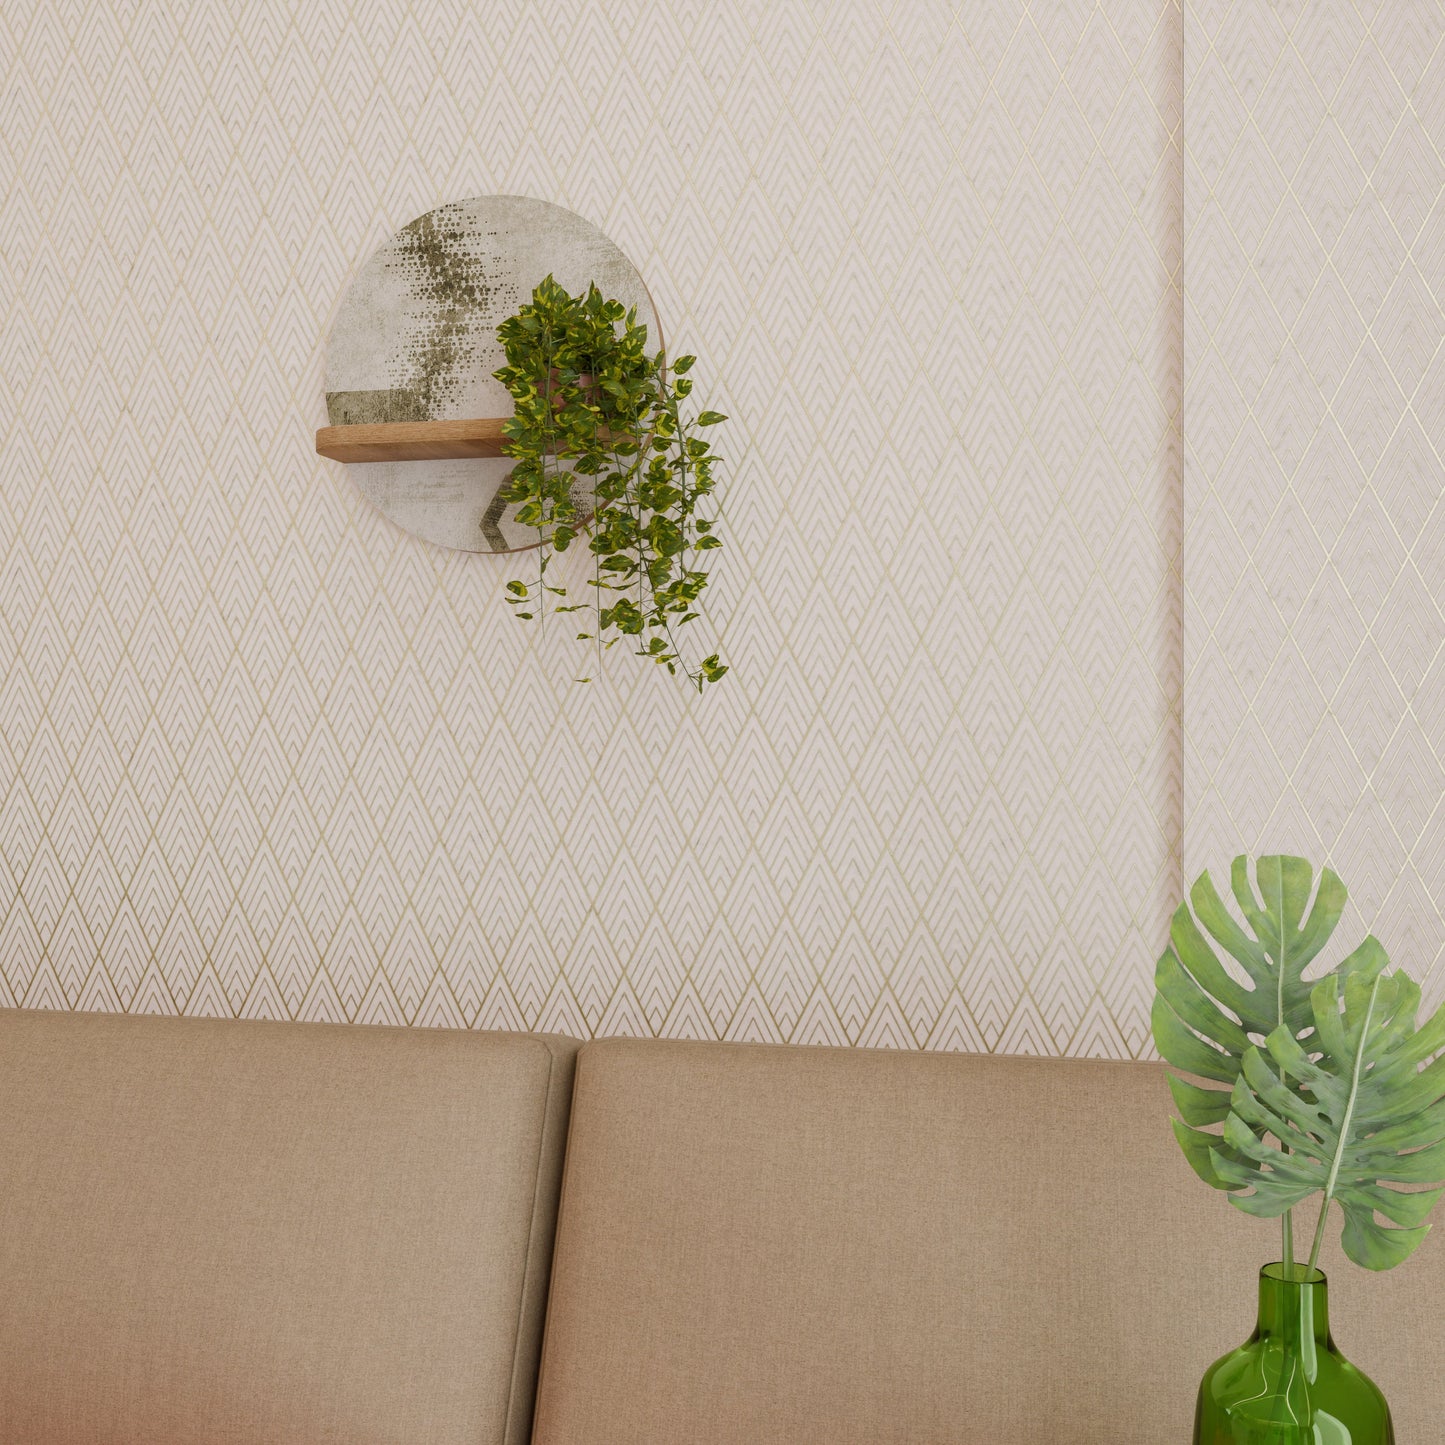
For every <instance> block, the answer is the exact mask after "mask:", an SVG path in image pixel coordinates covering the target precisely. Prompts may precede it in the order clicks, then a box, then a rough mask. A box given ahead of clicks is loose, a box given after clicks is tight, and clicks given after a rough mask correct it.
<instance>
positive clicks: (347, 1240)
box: [0, 1012, 1445, 1445]
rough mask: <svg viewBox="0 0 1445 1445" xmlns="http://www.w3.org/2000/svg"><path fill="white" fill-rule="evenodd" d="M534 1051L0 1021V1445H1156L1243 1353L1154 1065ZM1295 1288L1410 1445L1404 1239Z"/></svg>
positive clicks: (1430, 1265) (1225, 1223)
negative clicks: (1313, 1285) (1328, 1286)
mask: <svg viewBox="0 0 1445 1445" xmlns="http://www.w3.org/2000/svg"><path fill="white" fill-rule="evenodd" d="M574 1047H575V1046H574V1045H572V1044H570V1043H569V1042H567V1041H561V1040H555V1039H543V1038H534V1037H523V1036H511V1035H486V1034H465V1033H436V1032H432V1031H426V1030H418V1031H406V1030H391V1029H368V1028H355V1029H344V1028H322V1027H313V1026H307V1025H284V1024H283V1025H262V1024H247V1023H231V1022H189V1021H162V1020H146V1019H131V1018H105V1017H96V1016H80V1017H77V1016H71V1015H53V1014H52V1015H47V1014H21V1013H14V1012H11V1013H3V1012H0V1441H3V1442H6V1445H9V1442H20V1441H23V1442H26V1445H52V1442H57V1445H58V1442H65V1445H82V1442H83V1445H91V1442H94V1445H101V1442H104V1445H130V1442H141V1441H145V1442H148V1445H180V1442H187V1445H192V1442H198V1441H207V1442H209V1441H216V1442H237V1445H242V1442H244V1445H259V1442H268V1445H269V1442H275V1445H302V1442H306V1445H321V1442H327V1445H329V1442H336V1445H342V1442H346V1445H372V1442H375V1445H382V1442H386V1445H403V1442H404V1445H411V1442H417V1445H422V1442H425V1445H516V1442H519V1441H522V1440H525V1439H527V1438H528V1430H529V1428H531V1429H532V1432H533V1433H532V1436H531V1438H533V1439H534V1440H535V1441H536V1442H538V1445H613V1442H618V1445H621V1442H627V1445H654V1442H655V1445H744V1442H747V1445H756V1442H760V1441H780V1442H781V1441H787V1442H818V1445H824V1442H827V1445H838V1442H852V1441H856V1442H899V1445H902V1442H909V1445H931V1442H938V1445H944V1442H949V1445H954V1442H979V1445H984V1442H987V1445H1039V1442H1044V1441H1055V1440H1069V1441H1077V1442H1082V1445H1087V1442H1098V1445H1170V1442H1175V1441H1179V1442H1183V1441H1187V1440H1188V1438H1189V1428H1190V1420H1191V1414H1192V1409H1193V1392H1194V1388H1195V1385H1196V1383H1197V1381H1198V1378H1199V1375H1200V1373H1201V1372H1202V1371H1203V1369H1204V1368H1205V1366H1206V1365H1207V1364H1208V1363H1209V1361H1210V1360H1211V1359H1212V1358H1213V1357H1214V1356H1215V1355H1217V1354H1219V1353H1221V1352H1222V1351H1223V1350H1224V1349H1225V1348H1227V1347H1229V1346H1231V1345H1233V1344H1235V1343H1238V1342H1239V1341H1240V1340H1242V1339H1243V1337H1244V1336H1245V1335H1246V1334H1247V1333H1248V1331H1249V1328H1250V1326H1251V1324H1252V1313H1253V1294H1254V1280H1255V1275H1256V1273H1257V1269H1258V1266H1259V1264H1260V1263H1262V1262H1263V1261H1265V1260H1266V1259H1268V1258H1272V1257H1273V1253H1272V1251H1273V1246H1274V1243H1275V1236H1274V1232H1273V1230H1272V1229H1271V1228H1270V1227H1269V1226H1267V1225H1262V1224H1259V1223H1257V1222H1255V1221H1252V1220H1249V1219H1247V1218H1245V1217H1244V1216H1243V1215H1241V1214H1239V1213H1238V1212H1237V1211H1235V1210H1233V1209H1231V1208H1230V1207H1229V1206H1228V1204H1227V1203H1226V1202H1225V1201H1224V1200H1223V1199H1221V1198H1219V1197H1218V1196H1215V1195H1213V1194H1211V1193H1210V1191H1208V1190H1206V1189H1205V1188H1204V1187H1203V1186H1202V1185H1201V1184H1199V1183H1198V1182H1197V1181H1196V1180H1195V1179H1194V1178H1193V1176H1192V1175H1191V1174H1190V1173H1189V1171H1188V1169H1187V1167H1186V1166H1185V1165H1184V1163H1183V1161H1182V1159H1181V1158H1180V1157H1178V1153H1177V1150H1176V1148H1175V1145H1174V1143H1173V1140H1172V1138H1171V1137H1170V1134H1169V1130H1168V1125H1167V1116H1168V1098H1167V1093H1166V1090H1165V1088H1164V1085H1163V1077H1162V1073H1161V1071H1160V1070H1159V1069H1158V1068H1157V1067H1155V1066H1152V1065H1147V1064H1110V1063H1098V1062H1087V1061H1066V1060H1031V1059H1021V1058H1001V1057H982V1056H967V1055H913V1054H894V1053H881V1052H871V1051H850V1050H834V1049H800V1048H776V1047H751V1046H737V1045H727V1044H688V1043H658V1042H645V1043H638V1042H628V1041H622V1040H613V1041H603V1042H598V1043H592V1044H588V1045H586V1046H585V1047H583V1048H582V1049H581V1052H580V1055H578V1056H577V1060H576V1080H575V1089H570V1088H569V1084H570V1074H571V1068H572V1051H573V1048H574ZM569 1093H570V1095H571V1097H572V1101H573V1102H572V1112H571V1118H570V1121H568V1120H566V1119H565V1110H566V1102H567V1098H568V1096H569ZM564 1134H565V1177H564V1178H563V1180H562V1183H561V1205H560V1217H558V1218H557V1220H556V1231H555V1254H552V1248H553V1228H552V1225H553V1215H554V1211H555V1209H556V1201H557V1189H558V1173H559V1169H560V1168H561V1167H562V1161H563V1155H564ZM549 1256H551V1261H550V1262H551V1286H550V1298H549V1299H548V1301H547V1321H546V1333H545V1344H544V1345H542V1346H541V1371H540V1382H537V1381H536V1378H535V1376H536V1370H537V1359H538V1347H539V1336H540V1329H539V1326H540V1311H541V1306H542V1302H543V1296H544V1281H545V1276H546V1272H547V1267H548V1262H549ZM1327 1263H1329V1264H1330V1266H1331V1269H1332V1281H1333V1283H1332V1294H1333V1313H1334V1322H1335V1332H1336V1335H1337V1337H1338V1339H1339V1341H1340V1343H1341V1346H1342V1347H1343V1348H1344V1349H1345V1350H1346V1352H1347V1353H1349V1354H1350V1355H1351V1357H1352V1358H1354V1359H1355V1360H1356V1361H1357V1362H1358V1363H1359V1364H1360V1365H1362V1366H1363V1367H1364V1368H1365V1369H1367V1370H1368V1371H1369V1372H1370V1373H1371V1374H1373V1375H1374V1376H1375V1378H1376V1379H1377V1380H1378V1381H1379V1383H1380V1384H1381V1385H1382V1386H1383V1388H1384V1389H1385V1391H1386V1393H1387V1394H1388V1396H1389V1397H1390V1399H1391V1402H1392V1405H1393V1408H1394V1411H1395V1416H1396V1427H1397V1435H1398V1438H1399V1439H1400V1441H1401V1442H1402V1445H1411V1442H1418V1445H1430V1442H1434V1441H1437V1440H1439V1439H1441V1438H1442V1434H1445V1431H1442V1428H1441V1423H1440V1422H1441V1417H1442V1406H1445V1370H1442V1366H1445V1328H1442V1326H1441V1323H1440V1315H1439V1306H1438V1303H1437V1302H1438V1301H1439V1300H1441V1299H1442V1298H1445V1289H1442V1286H1445V1240H1442V1238H1441V1237H1440V1236H1439V1235H1438V1234H1437V1235H1432V1236H1431V1237H1430V1238H1429V1239H1428V1240H1427V1241H1426V1242H1425V1245H1424V1246H1423V1247H1422V1249H1421V1250H1420V1252H1419V1254H1418V1255H1417V1256H1416V1258H1415V1259H1413V1260H1411V1261H1410V1262H1409V1263H1407V1264H1406V1265H1405V1266H1404V1267H1402V1268H1401V1269H1400V1270H1398V1271H1395V1272H1394V1273H1392V1274H1389V1275H1385V1276H1379V1277H1376V1276H1370V1275H1367V1274H1365V1273H1364V1272H1363V1271H1360V1270H1358V1269H1355V1268H1353V1267H1352V1266H1345V1265H1342V1264H1340V1262H1339V1261H1338V1258H1337V1257H1335V1258H1332V1259H1331V1260H1330V1261H1328V1262H1327ZM534 1384H535V1422H533V1421H532V1407H533V1398H534V1397H533V1391H534Z"/></svg>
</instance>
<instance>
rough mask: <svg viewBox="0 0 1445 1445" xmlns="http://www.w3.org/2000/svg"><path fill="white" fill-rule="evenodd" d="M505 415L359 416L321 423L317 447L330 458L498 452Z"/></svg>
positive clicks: (433, 457)
mask: <svg viewBox="0 0 1445 1445" xmlns="http://www.w3.org/2000/svg"><path fill="white" fill-rule="evenodd" d="M504 425H505V418H502V417H476V418H472V419H469V420H466V421H387V422H358V423H353V424H352V425H350V426H324V427H321V428H319V429H318V431H317V433H316V450H317V452H318V453H319V454H320V455H321V456H323V457H330V458H331V460H332V461H334V462H437V461H445V460H447V459H448V458H452V457H499V456H501V455H502V442H503V440H504V437H503V434H502V427H503V426H504Z"/></svg>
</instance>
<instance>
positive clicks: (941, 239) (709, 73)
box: [0, 0, 1182, 1056]
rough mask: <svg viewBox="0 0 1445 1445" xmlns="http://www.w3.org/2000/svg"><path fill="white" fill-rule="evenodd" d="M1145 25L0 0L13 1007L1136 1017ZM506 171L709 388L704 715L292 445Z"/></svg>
mask: <svg viewBox="0 0 1445 1445" xmlns="http://www.w3.org/2000/svg"><path fill="white" fill-rule="evenodd" d="M1180 27H1181V19H1180V14H1179V10H1178V6H1177V4H1175V3H1173V0H1104V3H1093V0H1065V3H1059V0H1051V3H1042V0H1040V3H1035V4H1032V5H1024V4H1021V3H1019V0H969V3H967V4H966V5H965V4H943V3H938V0H898V3H895V4H887V3H882V0H829V3H827V4H823V3H815V4H809V3H803V0H757V3H747V4H744V3H738V0H724V3H708V4H699V3H689V0H651V3H644V0H584V3H566V4H562V3H555V4H521V3H493V0H489V3H488V4H486V5H481V6H479V5H474V4H467V3H462V0H449V3H448V0H426V3H417V4H415V5H409V4H404V3H380V4H376V5H367V6H357V7H355V8H353V7H351V6H349V5H347V4H343V3H337V0H307V3H305V4H299V3H282V0H271V3H260V4H253V5H247V6H241V7H237V6H232V5H228V4H225V3H223V0H198V3H194V4H187V5H184V6H182V5H174V4H165V3H160V4H156V5H148V6H144V7H140V8H139V9H134V8H132V7H129V6H112V5H104V4H81V3H74V4H56V3H54V0H7V3H6V4H5V5H4V7H3V9H0V64H3V65H4V71H3V82H0V120H3V123H0V306H3V322H0V327H3V329H0V441H3V452H0V458H3V460H0V1004H8V1003H11V1002H16V1003H21V1004H24V1005H27V1006H43V1007H61V1008H83V1009H92V1008H102V1009H128V1010H162V1011H172V1010H175V1011H183V1012H190V1013H208V1014H244V1015H275V1016H286V1017H294V1018H321V1019H349V1020H358V1021H393V1022H395V1021H405V1022H409V1023H418V1024H452V1025H468V1026H478V1027H500V1028H506V1027H524V1028H553V1029H560V1030H563V1031H566V1032H570V1033H577V1034H583V1035H585V1034H588V1033H598V1034H606V1033H632V1034H648V1033H658V1034H667V1035H702V1036H726V1037H729V1038H740V1039H787V1040H795V1041H825V1042H851V1043H865V1044H887V1045H896V1046H900V1047H907V1048H918V1047H931V1048H933V1047H936V1048H958V1047H968V1048H991V1049H1002V1050H1012V1051H1026V1050H1031V1051H1040V1052H1058V1053H1091V1054H1102V1055H1112V1056H1127V1055H1133V1054H1137V1053H1139V1052H1141V1051H1143V1050H1145V1049H1147V1047H1148V1044H1147V1014H1148V1003H1149V998H1150V993H1151V988H1152V964H1153V960H1154V957H1155V954H1156V952H1157V950H1158V947H1159V943H1160V939H1161V938H1162V936H1163V933H1164V930H1165V927H1166V925H1167V915H1168V910H1169V907H1170V905H1171V903H1172V901H1173V899H1174V897H1175V896H1176V894H1177V890H1178V887H1179V876H1178V848H1179V837H1180V831H1181V818H1180V810H1181V801H1180V799H1181V769H1182V762H1181V757H1180V745H1179V735H1178V707H1179V687H1180V676H1181V666H1182V663H1181V657H1180V618H1179V609H1180V605H1181V604H1180V584H1179V578H1178V560H1179V548H1180V529H1181V516H1182V514H1181V501H1180V487H1181V485H1182V482H1181V459H1180V450H1179V436H1178V417H1179V405H1180V391H1181V355H1182V352H1181V337H1180V328H1181V325H1182V317H1181V302H1180V293H1179V268H1180V231H1179V220H1180V190H1179V188H1180V150H1179V109H1180V101H1181V90H1182V72H1181V68H1180V59H1179V57H1180ZM489 192H505V193H517V194H527V195H532V196H537V197H541V198H543V199H546V200H549V201H554V202H557V203H559V204H562V205H565V206H568V207H571V208H572V209H574V210H576V211H578V212H580V213H581V214H582V215H584V216H586V217H587V218H588V219H590V220H592V221H594V222H596V223H597V224H598V225H600V226H602V227H603V229H605V230H606V231H607V232H608V234H610V235H611V236H612V237H613V238H614V239H615V240H616V241H617V242H618V243H619V244H620V245H621V246H622V247H623V249H624V250H625V251H626V252H627V253H628V254H629V256H630V257H631V258H632V259H633V260H634V261H635V262H636V264H637V265H638V267H639V268H640V270H641V271H642V273H643V275H644V276H645V277H646V279H647V281H648V284H649V286H650V287H651V288H652V291H653V294H654V296H655V297H656V299H657V302H658V306H659V310H660V313H661V315H662V317H663V321H664V325H665V326H667V328H668V332H669V338H668V339H669V341H670V342H671V343H672V345H673V346H674V347H675V348H676V349H678V350H684V349H686V350H693V351H696V352H697V353H698V355H699V357H700V360H699V363H698V375H699V377H700V378H701V379H700V381H699V385H700V387H701V389H702V390H703V391H705V392H706V394H707V396H708V399H709V404H710V405H716V406H717V407H718V409H719V410H722V411H725V412H727V413H729V415H730V417H731V418H732V419H731V421H730V422H728V423H727V424H726V426H724V427H720V428H718V433H719V435H718V436H717V445H718V448H719V450H720V451H721V452H722V453H723V454H724V455H725V456H726V457H727V458H728V460H729V466H728V467H727V469H726V470H725V472H724V475H723V483H722V487H723V492H724V529H725V532H726V536H727V542H728V546H727V548H726V550H725V551H724V553H722V554H721V555H722V557H723V563H722V565H721V567H720V569H719V572H718V574H717V579H716V584H715V587H714V589H713V591H714V592H715V594H716V602H715V604H714V608H713V616H714V617H715V618H716V620H717V632H718V637H717V641H718V644H719V645H720V646H721V649H722V651H723V653H724V655H725V658H726V660H727V661H728V662H729V663H730V664H731V667H732V672H731V673H730V675H729V677H728V678H727V679H726V681H725V682H723V683H721V684H719V685H718V686H717V687H716V688H714V689H712V690H711V693H710V695H709V696H707V697H705V698H701V699H699V698H696V697H692V696H689V695H688V694H687V693H686V692H685V691H684V690H683V689H681V688H679V687H678V686H677V685H676V684H675V683H673V682H672V681H671V680H670V679H667V678H666V677H663V676H656V677H654V676H652V675H651V673H650V672H647V671H645V670H643V669H640V668H639V667H637V666H636V665H633V660H632V659H629V658H625V657H623V658H617V659H616V663H615V665H610V666H609V667H608V668H607V669H606V670H605V675H604V676H603V677H602V678H601V679H600V680H599V681H597V682H595V683H593V684H592V685H591V686H590V687H578V686H576V685H574V684H573V683H572V681H571V678H572V677H573V675H574V671H575V666H576V661H575V656H574V654H572V653H571V652H570V651H569V648H568V645H567V644H566V643H565V642H564V641H563V640H562V639H561V638H557V637H550V636H549V637H547V638H546V639H545V640H543V639H541V638H539V637H537V636H536V634H535V632H526V631H523V629H522V628H520V627H519V626H518V625H516V624H514V623H512V622H510V620H509V619H508V618H507V616H506V615H505V611H506V609H505V608H504V607H503V606H502V602H501V596H500V588H501V586H502V584H503V582H504V581H505V580H506V578H507V577H508V576H509V575H510V571H509V569H508V568H506V567H502V566H499V565H498V564H497V562H496V561H495V559H488V558H486V557H476V556H468V555H460V554H450V553H446V552H442V551H438V550H435V549H432V548H430V547H427V546H425V545H423V544H420V543H418V542H417V541H415V540H414V539H413V538H411V537H409V536H406V535H404V534H402V533H401V532H399V531H398V530H397V529H395V528H394V527H392V526H391V525H390V524H389V523H387V522H386V520H385V519H384V518H383V517H381V516H380V515H379V514H378V513H376V512H375V511H373V510H372V509H371V508H370V507H368V506H367V505H366V504H365V503H364V502H363V501H362V500H361V499H360V498H359V496H358V493H357V489H356V486H355V483H354V481H353V480H352V479H351V478H350V477H348V476H347V474H346V473H345V472H344V471H343V470H342V469H340V468H338V467H336V466H334V465H331V464H328V463H325V462H322V461H319V460H318V459H317V458H316V457H315V456H314V454H313V453H312V450H311V447H312V435H313V432H314V430H315V428H316V426H317V425H318V424H319V423H320V422H321V421H322V420H324V412H323V402H322V376H321V356H322V347H323V342H324V338H325V335H326V331H327V326H328V323H329V320H330V316H331V314H332V311H333V309H334V307H335V305H336V303H337V301H338V298H339V297H340V296H341V295H342V293H343V291H344V289H345V286H346V284H347V281H348V279H349V277H350V276H351V275H352V274H354V272H355V270H356V268H357V267H358V266H359V265H360V264H361V263H362V262H363V261H364V260H365V258H366V257H367V255H368V254H369V253H370V251H371V250H372V249H373V247H375V246H376V245H377V244H378V243H379V242H380V241H381V240H382V239H383V238H384V237H386V236H387V235H389V234H390V233H391V232H392V231H394V230H395V229H396V228H397V227H398V226H400V225H402V224H404V223H405V222H406V221H407V220H409V219H410V218H412V217H413V216H415V215H417V214H419V213H420V212H422V211H424V210H426V209H428V208H430V207H432V206H435V205H437V204H438V203H440V202H441V201H444V200H447V199H451V198H456V197H461V196H467V195H473V194H483V193H489ZM699 625H701V624H699ZM615 656H616V655H615V654H614V657H615ZM653 671H658V670H655V669H654V670H653Z"/></svg>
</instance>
